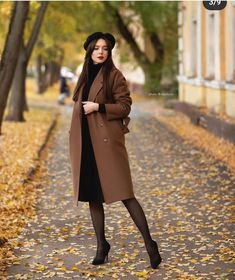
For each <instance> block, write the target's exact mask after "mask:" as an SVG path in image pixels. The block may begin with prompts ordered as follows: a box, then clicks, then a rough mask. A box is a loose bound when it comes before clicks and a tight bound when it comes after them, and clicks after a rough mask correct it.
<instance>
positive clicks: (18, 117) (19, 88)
mask: <svg viewBox="0 0 235 280" xmlns="http://www.w3.org/2000/svg"><path fill="white" fill-rule="evenodd" d="M22 45H23V42H22ZM26 71H27V60H26V55H25V50H24V47H23V46H22V47H21V51H20V55H19V58H18V63H17V67H16V70H15V75H14V80H13V84H12V91H11V96H10V102H9V105H8V115H7V116H6V118H5V120H7V121H19V122H23V121H25V119H24V116H23V111H24V108H25V103H26V102H25V101H26V100H25V79H26Z"/></svg>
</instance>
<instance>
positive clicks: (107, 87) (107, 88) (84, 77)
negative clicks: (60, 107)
mask: <svg viewBox="0 0 235 280" xmlns="http://www.w3.org/2000/svg"><path fill="white" fill-rule="evenodd" d="M101 38H102V39H104V40H105V41H106V44H107V48H108V57H107V59H106V60H105V62H104V64H103V66H102V68H103V69H102V70H103V77H104V80H103V88H104V94H105V97H106V98H107V100H109V101H111V100H112V91H111V84H110V81H109V77H110V72H111V69H112V68H113V67H114V66H115V65H114V63H113V59H112V47H111V43H110V42H109V40H108V39H106V38H105V37H101ZM101 38H98V39H96V40H93V41H92V42H91V43H90V44H89V46H88V48H87V51H86V55H85V59H84V64H83V68H82V73H81V74H80V77H79V79H78V82H77V85H76V87H75V90H74V95H73V98H72V99H73V101H75V102H76V101H77V100H78V93H79V89H80V88H81V86H82V85H83V84H86V83H87V81H88V65H89V61H90V60H91V55H92V52H93V50H94V48H95V44H96V42H97V41H98V40H99V39H101Z"/></svg>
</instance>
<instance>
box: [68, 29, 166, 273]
mask: <svg viewBox="0 0 235 280" xmlns="http://www.w3.org/2000/svg"><path fill="white" fill-rule="evenodd" d="M114 45H115V38H114V37H113V35H112V34H110V33H105V34H104V33H102V32H95V33H93V34H91V35H90V36H88V38H87V40H86V41H85V43H84V49H85V50H86V56H85V61H84V65H83V70H82V73H81V75H80V77H79V80H78V82H77V85H76V88H75V90H74V95H73V101H74V102H75V103H74V107H73V114H72V120H71V127H70V135H69V145H70V159H71V166H72V178H73V187H74V204H75V205H76V206H78V201H86V202H89V208H90V214H91V219H92V223H93V226H94V230H95V233H96V238H97V251H96V256H95V258H94V260H93V262H92V264H94V265H97V264H102V263H104V262H105V260H106V259H108V253H109V250H110V244H109V243H108V242H107V240H106V238H105V231H104V209H103V202H105V203H106V204H109V203H112V202H115V201H122V202H123V204H124V205H125V207H126V208H127V210H128V211H129V213H130V215H131V217H132V219H133V221H134V223H135V224H136V226H137V227H138V229H139V230H140V232H141V234H142V236H143V238H144V242H145V246H146V249H147V252H148V254H149V258H150V263H151V267H152V268H157V266H158V265H159V264H160V262H161V260H162V259H161V256H160V254H159V252H158V246H157V243H156V242H155V241H154V240H152V238H151V235H150V232H149V228H148V224H147V220H146V217H145V214H144V212H143V209H142V207H141V206H140V204H139V202H138V201H137V199H136V198H135V195H134V192H133V185H132V179H131V172H130V167H129V161H128V154H127V151H126V148H125V133H127V132H129V130H128V127H127V125H128V122H129V120H130V118H129V117H128V115H129V113H130V110H131V104H132V99H131V97H130V92H129V90H128V87H127V83H126V79H125V78H124V76H123V75H122V73H121V72H120V71H119V70H118V69H117V68H116V67H115V66H114V64H113V60H112V49H113V47H114Z"/></svg>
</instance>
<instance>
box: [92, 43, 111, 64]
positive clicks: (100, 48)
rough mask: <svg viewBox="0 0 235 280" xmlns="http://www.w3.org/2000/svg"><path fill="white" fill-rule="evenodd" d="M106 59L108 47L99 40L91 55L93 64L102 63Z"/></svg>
mask: <svg viewBox="0 0 235 280" xmlns="http://www.w3.org/2000/svg"><path fill="white" fill-rule="evenodd" d="M107 57H108V47H107V44H106V42H105V40H104V39H99V40H98V41H97V42H96V44H95V48H94V50H93V52H92V54H91V58H92V60H93V62H94V63H103V62H105V60H106V59H107Z"/></svg>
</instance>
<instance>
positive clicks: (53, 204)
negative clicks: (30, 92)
mask: <svg viewBox="0 0 235 280" xmlns="http://www.w3.org/2000/svg"><path fill="white" fill-rule="evenodd" d="M71 110H72V109H71V107H69V106H65V107H63V108H61V112H62V114H61V116H60V121H59V126H58V128H57V129H56V131H55V132H54V135H53V137H52V139H51V140H50V143H49V146H50V152H49V154H48V157H47V159H46V162H45V166H46V170H45V171H44V172H45V176H44V178H43V180H42V182H41V185H40V187H39V189H38V191H39V195H38V203H37V218H36V219H35V221H32V222H31V223H30V224H28V227H27V228H26V229H25V230H24V232H23V233H22V234H21V236H20V237H19V240H20V241H21V242H22V243H21V246H19V247H18V248H16V249H15V253H16V255H17V256H19V261H18V264H14V265H12V266H10V267H8V269H7V272H8V275H9V276H8V277H7V279H47V278H51V279H128V280H131V279H159V280H160V279H164V280H165V279H169V280H174V279H187V280H190V279H197V280H200V279H205V280H209V279H220V280H224V279H234V278H233V277H234V275H233V270H232V268H234V266H233V265H232V257H234V252H233V249H234V243H233V239H232V234H233V232H235V231H234V228H232V209H233V208H232V198H233V197H234V190H233V189H234V185H235V174H231V173H230V172H229V170H228V169H227V168H226V166H224V165H223V164H222V163H221V162H217V161H215V160H214V159H213V158H211V157H210V156H208V155H206V154H205V153H204V152H203V151H200V150H199V149H197V148H195V147H193V146H191V145H189V144H188V143H186V142H184V141H183V140H182V139H181V138H180V137H178V136H177V135H175V134H174V133H172V132H171V131H169V130H168V129H167V128H166V127H165V126H164V125H163V124H161V123H160V122H158V121H157V120H156V119H154V118H153V117H152V116H151V115H150V114H148V113H143V112H142V111H141V103H136V104H134V106H133V108H132V112H131V122H130V131H131V133H129V134H126V146H127V149H128V154H129V159H130V164H131V170H132V177H133V182H134V186H135V193H136V197H137V199H138V200H139V202H140V203H141V205H142V207H143V209H144V211H145V213H146V216H147V220H148V222H149V227H150V230H151V233H152V236H153V238H154V239H155V240H156V241H157V242H158V244H159V248H160V251H161V254H162V257H163V262H162V264H161V265H160V267H159V269H158V270H152V269H151V268H150V266H149V260H148V255H147V252H146V250H145V247H144V243H143V240H142V238H141V235H140V233H139V232H138V230H137V228H136V227H135V225H134V223H133V222H132V220H131V218H130V216H129V214H128V212H127V210H126V209H125V207H124V206H123V204H122V202H116V203H113V204H110V205H105V204H104V207H105V215H106V236H107V239H108V241H110V244H111V251H110V255H109V263H107V264H105V265H101V266H98V267H97V266H93V265H91V264H90V263H91V261H92V259H93V257H94V255H95V252H96V239H95V235H94V232H93V228H92V223H91V219H90V214H89V209H88V207H87V206H88V205H87V203H82V202H81V203H80V206H79V208H76V207H74V206H73V205H72V183H71V177H70V164H69V158H68V155H69V153H68V130H69V125H70V118H71Z"/></svg>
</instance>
